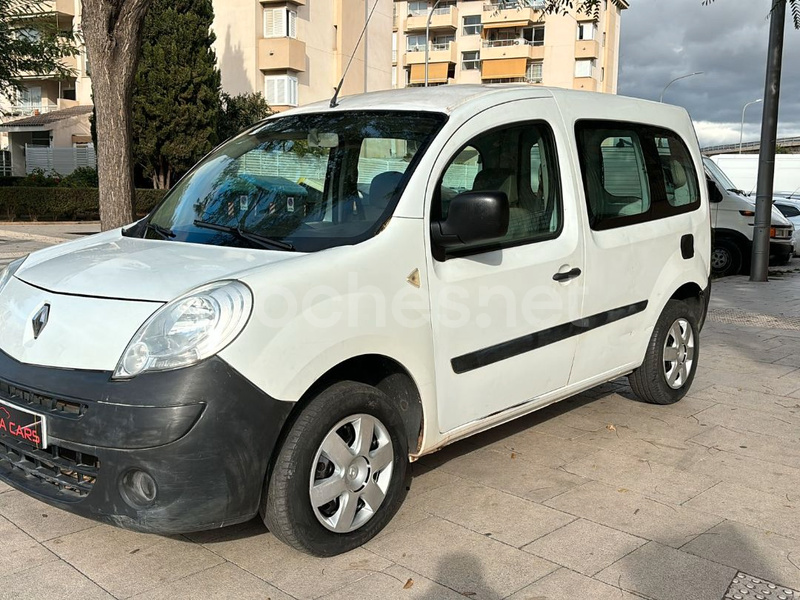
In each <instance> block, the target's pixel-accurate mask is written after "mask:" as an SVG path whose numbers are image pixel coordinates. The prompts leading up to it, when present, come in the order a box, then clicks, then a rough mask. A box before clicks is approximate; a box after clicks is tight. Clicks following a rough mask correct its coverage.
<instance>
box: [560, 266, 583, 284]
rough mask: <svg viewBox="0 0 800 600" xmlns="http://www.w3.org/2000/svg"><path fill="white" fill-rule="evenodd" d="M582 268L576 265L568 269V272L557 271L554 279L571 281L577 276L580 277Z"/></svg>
mask: <svg viewBox="0 0 800 600" xmlns="http://www.w3.org/2000/svg"><path fill="white" fill-rule="evenodd" d="M580 274H581V270H580V269H579V268H578V267H575V268H574V269H572V270H571V271H567V272H566V273H556V274H555V275H553V281H569V280H570V279H575V278H576V277H580Z"/></svg>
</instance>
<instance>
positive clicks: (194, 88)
mask: <svg viewBox="0 0 800 600" xmlns="http://www.w3.org/2000/svg"><path fill="white" fill-rule="evenodd" d="M213 20H214V9H213V7H212V4H211V0H153V4H152V6H151V7H150V10H149V12H148V13H147V17H146V19H145V22H144V29H143V32H142V48H141V58H140V61H139V68H138V71H137V73H136V82H135V85H134V96H133V134H134V157H135V160H136V162H137V163H138V164H140V165H141V166H142V168H143V170H144V174H145V176H146V177H149V178H151V179H152V180H153V186H154V187H155V188H158V189H166V188H169V187H170V186H171V185H172V183H173V181H175V180H177V178H178V177H179V176H180V175H182V174H183V173H185V172H186V171H188V170H189V168H190V167H191V166H192V165H193V164H194V163H196V162H197V161H198V160H200V158H202V157H203V156H204V155H205V154H206V153H208V152H209V151H210V150H211V149H212V148H213V147H214V146H215V145H216V144H217V139H218V138H217V122H218V119H219V113H220V73H219V70H218V69H217V60H216V54H215V53H214V50H213V49H212V47H211V45H212V44H213V43H214V40H215V39H216V36H215V35H214V32H213V31H212V30H211V24H212V22H213Z"/></svg>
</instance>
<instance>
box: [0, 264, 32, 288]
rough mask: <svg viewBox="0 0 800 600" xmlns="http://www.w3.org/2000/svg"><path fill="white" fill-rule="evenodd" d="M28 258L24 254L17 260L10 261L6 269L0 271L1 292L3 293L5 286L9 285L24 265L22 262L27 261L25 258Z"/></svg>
mask: <svg viewBox="0 0 800 600" xmlns="http://www.w3.org/2000/svg"><path fill="white" fill-rule="evenodd" d="M26 258H28V257H27V256H23V257H22V258H20V259H17V260H15V261H14V262H12V263H10V264H9V265H8V266H7V267H6V268H5V269H3V270H2V271H0V294H2V293H3V288H4V287H6V285H8V282H9V281H11V278H12V277H13V276H14V273H16V272H17V271H18V270H19V268H20V267H21V266H22V263H24V262H25V259H26Z"/></svg>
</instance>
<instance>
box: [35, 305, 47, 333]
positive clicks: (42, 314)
mask: <svg viewBox="0 0 800 600" xmlns="http://www.w3.org/2000/svg"><path fill="white" fill-rule="evenodd" d="M49 319H50V305H49V304H45V305H44V306H43V307H42V308H40V309H39V312H37V313H36V316H35V317H33V339H35V340H38V339H39V336H40V335H41V333H42V330H44V328H45V327H47V321H48V320H49Z"/></svg>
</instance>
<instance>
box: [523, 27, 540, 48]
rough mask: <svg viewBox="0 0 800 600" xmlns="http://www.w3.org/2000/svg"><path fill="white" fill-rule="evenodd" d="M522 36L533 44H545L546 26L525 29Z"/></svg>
mask: <svg viewBox="0 0 800 600" xmlns="http://www.w3.org/2000/svg"><path fill="white" fill-rule="evenodd" d="M522 38H523V39H524V40H525V41H526V42H527V43H528V44H530V45H531V46H544V26H543V25H542V26H539V27H527V28H525V29H523V30H522Z"/></svg>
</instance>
